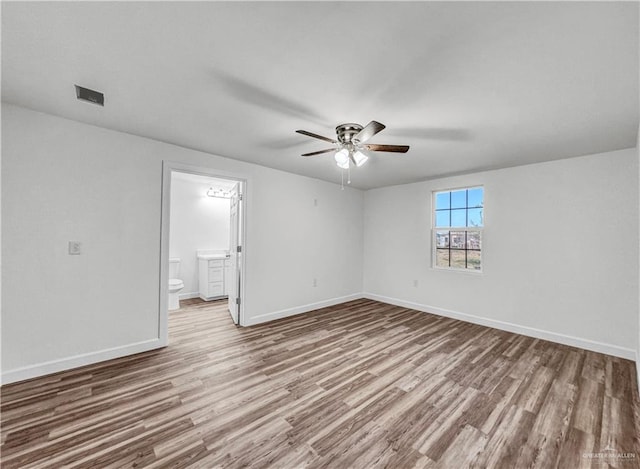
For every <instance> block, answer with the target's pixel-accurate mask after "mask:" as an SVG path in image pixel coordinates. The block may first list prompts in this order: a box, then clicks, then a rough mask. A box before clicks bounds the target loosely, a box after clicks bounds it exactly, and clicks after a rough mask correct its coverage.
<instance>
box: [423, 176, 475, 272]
mask: <svg viewBox="0 0 640 469" xmlns="http://www.w3.org/2000/svg"><path fill="white" fill-rule="evenodd" d="M433 201H434V203H433V206H434V210H433V251H434V255H433V266H434V267H438V268H444V269H461V270H472V271H481V270H482V229H483V227H484V216H483V211H484V189H483V188H482V187H468V188H464V189H455V190H449V191H441V192H440V191H439V192H434V194H433Z"/></svg>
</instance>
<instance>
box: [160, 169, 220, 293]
mask: <svg viewBox="0 0 640 469" xmlns="http://www.w3.org/2000/svg"><path fill="white" fill-rule="evenodd" d="M210 186H211V184H207V183H200V182H195V181H188V180H185V179H182V178H180V177H175V173H174V177H173V178H172V181H171V216H170V230H169V231H170V234H169V257H179V258H180V279H181V280H182V281H183V282H184V288H183V289H182V291H181V292H180V296H181V297H184V298H186V297H192V298H193V297H194V294H195V295H196V296H197V293H198V259H197V258H196V250H201V249H215V250H218V251H227V250H228V249H229V222H230V216H231V215H230V213H231V208H230V207H231V204H230V201H229V199H221V198H214V197H207V190H208V189H209V187H210Z"/></svg>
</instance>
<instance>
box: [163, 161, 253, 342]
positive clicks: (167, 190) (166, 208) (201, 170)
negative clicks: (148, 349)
mask: <svg viewBox="0 0 640 469" xmlns="http://www.w3.org/2000/svg"><path fill="white" fill-rule="evenodd" d="M174 172H180V173H189V174H197V175H199V176H207V177H214V178H218V179H231V180H233V181H238V182H239V183H240V187H241V193H242V199H243V200H242V203H243V205H242V213H241V219H240V223H241V224H242V232H241V239H240V242H241V246H242V254H243V255H242V259H241V263H240V268H241V269H242V270H241V272H242V277H241V284H240V287H241V289H240V307H239V308H238V324H239V325H240V326H244V325H245V320H244V305H245V293H246V291H247V290H246V286H245V284H246V281H245V279H246V274H247V269H246V258H247V256H246V251H245V249H246V248H245V246H246V239H247V212H248V211H249V204H248V199H249V197H248V196H247V194H248V190H249V182H250V178H249V177H248V176H247V175H246V174H241V173H235V172H230V171H223V170H219V169H215V168H208V167H206V166H193V165H189V164H184V163H179V162H177V161H169V160H163V161H162V207H161V218H160V220H161V221H160V309H159V312H158V319H159V321H158V338H159V339H160V343H161V346H166V345H168V343H169V329H168V326H167V324H168V319H169V305H168V303H169V297H168V294H169V291H168V289H169V231H170V230H169V228H170V222H169V219H170V215H171V210H170V209H171V173H174Z"/></svg>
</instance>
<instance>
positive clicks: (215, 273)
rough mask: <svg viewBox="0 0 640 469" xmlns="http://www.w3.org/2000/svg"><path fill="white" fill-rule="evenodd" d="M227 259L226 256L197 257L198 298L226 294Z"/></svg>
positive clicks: (213, 297) (223, 295)
mask: <svg viewBox="0 0 640 469" xmlns="http://www.w3.org/2000/svg"><path fill="white" fill-rule="evenodd" d="M228 265H229V260H228V258H226V257H222V258H210V256H202V257H198V278H199V294H200V298H202V299H203V300H205V301H208V300H214V299H218V298H224V297H226V296H227V287H226V277H227V276H228V267H227V266H228Z"/></svg>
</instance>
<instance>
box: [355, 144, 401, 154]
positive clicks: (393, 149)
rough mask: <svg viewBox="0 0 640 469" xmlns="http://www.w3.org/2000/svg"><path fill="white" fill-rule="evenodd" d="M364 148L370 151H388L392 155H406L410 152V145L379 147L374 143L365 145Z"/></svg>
mask: <svg viewBox="0 0 640 469" xmlns="http://www.w3.org/2000/svg"><path fill="white" fill-rule="evenodd" d="M363 147H364V148H366V149H367V150H370V151H388V152H392V153H406V152H408V151H409V146H408V145H378V144H375V143H372V144H369V145H363Z"/></svg>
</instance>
